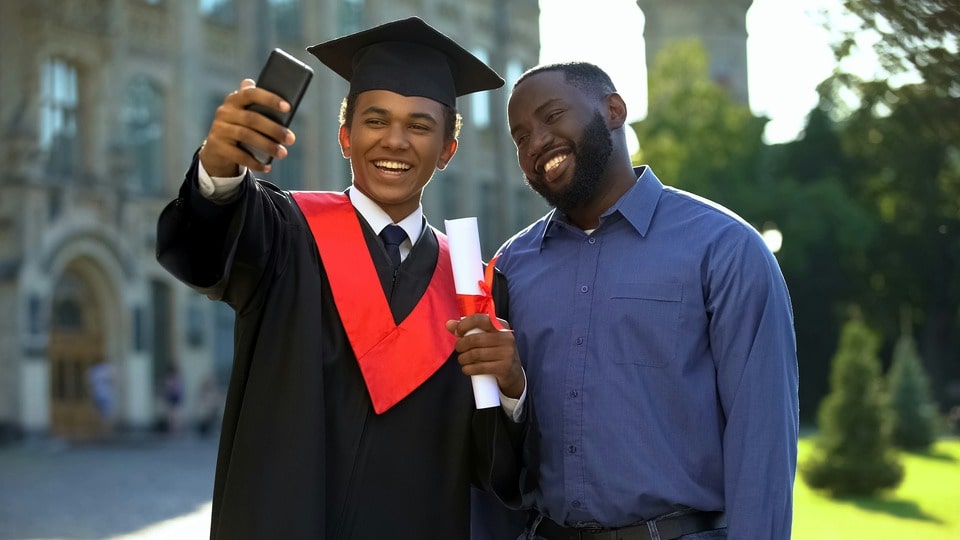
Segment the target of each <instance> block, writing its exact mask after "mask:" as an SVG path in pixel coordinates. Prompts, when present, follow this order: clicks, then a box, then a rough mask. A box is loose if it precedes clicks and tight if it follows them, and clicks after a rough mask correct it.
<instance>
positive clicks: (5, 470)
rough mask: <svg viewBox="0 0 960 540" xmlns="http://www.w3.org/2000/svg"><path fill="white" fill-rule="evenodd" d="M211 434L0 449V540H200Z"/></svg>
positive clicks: (212, 454)
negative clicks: (207, 437)
mask: <svg viewBox="0 0 960 540" xmlns="http://www.w3.org/2000/svg"><path fill="white" fill-rule="evenodd" d="M216 453H217V443H216V437H213V438H210V439H197V438H192V437H183V438H178V439H149V440H140V441H122V442H110V443H89V444H83V445H66V444H64V443H59V442H56V441H38V442H27V443H20V444H14V445H8V446H0V540H39V539H42V540H86V539H91V540H93V539H111V540H160V539H164V540H167V539H176V540H192V539H197V540H202V539H205V538H207V537H208V535H209V527H210V496H211V493H212V491H213V474H214V466H215V463H216Z"/></svg>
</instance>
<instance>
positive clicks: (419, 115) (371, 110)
mask: <svg viewBox="0 0 960 540" xmlns="http://www.w3.org/2000/svg"><path fill="white" fill-rule="evenodd" d="M367 114H378V115H380V116H392V115H391V113H390V111H389V110H387V109H384V108H383V107H377V106H376V105H371V106H370V107H367V108H366V109H364V110H363V111H362V112H361V113H360V115H361V116H362V115H367ZM407 119H408V120H422V121H427V122H430V123H431V124H434V125H436V124H439V122H438V121H437V119H436V118H434V116H433V115H432V114H430V113H426V112H412V113H410V114H408V115H407Z"/></svg>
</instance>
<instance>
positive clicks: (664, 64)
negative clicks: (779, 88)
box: [633, 40, 767, 219]
mask: <svg viewBox="0 0 960 540" xmlns="http://www.w3.org/2000/svg"><path fill="white" fill-rule="evenodd" d="M648 80H649V81H650V83H649V97H648V99H647V116H646V118H644V119H643V120H642V121H640V122H638V123H636V124H634V125H633V128H634V130H635V131H636V133H637V138H638V140H639V141H640V151H639V153H638V155H637V156H635V159H634V160H635V162H638V163H648V164H650V165H651V166H653V168H654V170H655V171H656V172H657V175H658V176H659V177H660V179H661V180H663V181H664V183H666V184H670V185H672V186H675V187H678V188H681V189H685V190H688V191H691V192H694V193H696V194H698V195H701V196H704V197H707V198H710V199H713V200H715V201H717V202H719V203H721V204H725V205H728V206H730V207H732V208H735V209H736V210H737V212H738V213H741V215H744V217H745V218H747V219H751V217H752V216H751V215H750V214H753V213H756V212H754V209H755V208H757V207H758V205H757V204H756V203H758V202H759V200H760V199H761V197H760V196H758V193H757V191H756V187H757V186H756V182H757V163H758V159H759V155H760V153H761V151H762V149H763V140H762V135H763V128H764V126H765V124H766V122H767V119H765V118H758V117H755V116H753V114H752V113H751V112H750V108H749V107H748V106H747V105H745V104H740V103H737V102H735V101H734V99H733V97H732V96H731V95H730V93H729V92H727V90H726V89H724V88H723V87H721V86H719V85H718V84H717V83H715V82H714V81H712V80H711V79H710V75H709V70H708V57H707V53H706V51H705V50H704V48H703V46H702V45H701V44H700V43H699V42H698V41H696V40H686V41H677V42H675V43H673V44H671V45H669V46H667V47H665V48H664V49H663V50H662V51H660V53H658V54H657V57H656V58H655V59H654V64H653V66H652V67H651V69H650V71H649V75H648Z"/></svg>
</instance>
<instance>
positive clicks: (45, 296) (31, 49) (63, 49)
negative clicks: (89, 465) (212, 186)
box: [0, 0, 545, 440]
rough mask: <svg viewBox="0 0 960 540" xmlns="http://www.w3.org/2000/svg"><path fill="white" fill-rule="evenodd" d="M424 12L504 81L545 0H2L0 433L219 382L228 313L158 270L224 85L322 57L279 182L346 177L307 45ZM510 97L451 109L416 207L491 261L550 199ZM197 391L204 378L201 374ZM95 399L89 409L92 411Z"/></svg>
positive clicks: (117, 416)
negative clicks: (283, 56) (458, 224)
mask: <svg viewBox="0 0 960 540" xmlns="http://www.w3.org/2000/svg"><path fill="white" fill-rule="evenodd" d="M411 14H416V15H418V16H420V17H422V18H424V19H425V20H427V21H428V22H430V23H431V24H432V25H434V26H436V27H437V28H439V29H441V30H442V31H444V32H446V33H447V34H449V35H450V36H452V37H454V38H456V39H457V40H458V41H460V42H461V43H464V44H465V46H466V47H468V48H470V49H472V50H473V51H474V52H475V53H476V54H478V55H479V56H481V57H482V58H485V59H486V60H488V61H489V62H490V63H491V64H492V65H493V66H495V67H496V68H497V70H498V71H499V72H500V73H501V74H503V75H504V77H505V78H506V79H508V85H509V84H510V83H511V82H512V80H515V79H516V77H517V76H519V74H520V73H522V71H523V70H525V69H527V68H529V67H531V66H533V65H534V64H536V61H537V58H538V54H539V34H538V17H539V7H538V3H537V0H509V1H508V0H469V1H460V0H457V1H454V0H389V1H388V0H4V2H2V3H0V20H3V21H4V32H2V33H0V155H2V157H3V159H4V167H3V168H2V169H0V440H2V439H4V438H10V437H18V436H22V435H27V436H31V435H52V436H57V437H66V438H91V437H101V436H104V435H109V434H113V433H117V432H128V431H129V432H139V431H144V430H149V429H152V428H153V427H154V426H155V425H156V424H157V422H158V420H159V419H162V418H164V411H165V409H164V408H165V405H164V400H163V399H162V391H161V390H162V387H163V383H164V380H165V378H166V377H167V375H168V373H169V372H170V370H171V368H174V367H175V368H176V370H177V372H178V373H179V378H180V380H181V381H182V384H183V390H184V392H183V396H184V401H183V403H182V413H183V415H184V420H185V421H186V422H190V421H192V420H194V419H196V418H198V417H199V416H201V415H202V414H203V409H204V407H205V405H203V403H205V402H207V401H208V400H209V396H205V395H204V392H206V390H204V389H205V388H208V386H206V385H209V384H210V382H208V381H212V382H215V383H216V384H215V385H214V387H215V388H221V389H222V388H223V385H224V383H225V380H226V379H225V375H226V373H227V371H228V370H229V363H230V355H231V354H232V348H231V347H232V346H231V343H232V312H230V310H229V308H226V307H225V306H222V305H220V304H218V303H215V302H210V301H209V300H207V299H206V298H203V297H201V296H200V295H198V294H196V293H195V292H193V291H192V290H190V289H189V288H187V287H185V286H184V285H182V284H180V283H179V282H177V281H176V280H174V279H172V278H171V277H170V276H169V275H168V274H167V273H166V272H165V271H164V270H163V269H162V268H161V267H160V266H159V265H158V264H157V263H156V259H155V249H156V246H155V244H156V232H155V227H156V218H157V216H158V215H159V213H160V211H161V209H162V208H163V206H164V205H165V204H166V203H167V202H168V201H169V200H170V199H172V198H173V196H174V194H175V192H176V189H177V187H178V185H179V184H180V181H181V179H182V173H183V171H184V170H185V168H186V166H187V164H188V162H189V160H190V157H191V155H192V154H193V152H194V151H195V149H196V148H197V146H198V145H199V143H200V142H201V140H202V139H203V137H204V134H205V132H206V129H207V127H208V126H209V124H210V121H211V119H212V117H213V112H214V109H215V108H216V106H217V105H218V104H219V103H220V102H222V99H223V96H224V95H225V94H227V93H228V92H230V91H231V90H233V89H235V88H236V87H237V86H238V85H239V82H240V80H241V79H242V78H244V77H251V78H255V77H256V74H257V72H258V70H259V68H260V65H261V63H262V62H263V60H264V59H265V58H266V56H267V53H268V52H269V50H270V49H272V48H273V47H281V48H283V49H285V50H287V51H289V52H291V53H293V54H295V55H296V56H298V57H300V58H301V59H303V60H304V61H306V62H307V63H309V64H311V65H313V66H314V67H315V68H316V76H315V77H314V80H313V82H312V83H311V88H310V89H309V90H308V93H307V96H306V98H305V101H304V103H303V104H302V105H301V107H300V110H299V112H298V115H297V118H296V119H295V120H294V124H293V126H292V127H293V129H294V130H295V131H296V133H297V136H298V144H297V145H296V146H295V147H294V149H293V152H292V153H291V156H290V158H288V159H286V160H283V161H281V162H278V164H276V165H275V172H274V173H273V174H272V175H271V177H270V179H271V180H273V181H274V182H276V183H278V184H279V185H281V186H282V187H287V188H291V189H335V190H341V189H344V188H345V187H347V185H349V168H348V164H347V162H346V161H345V160H344V159H343V158H342V156H341V155H340V151H339V147H338V145H337V138H336V134H337V114H338V110H339V103H340V100H341V99H342V97H343V95H344V93H345V91H346V84H345V83H344V82H343V81H341V80H339V79H338V78H336V77H335V76H334V75H332V74H331V73H330V72H329V71H327V70H326V69H325V68H323V66H321V65H320V64H319V63H318V62H316V61H315V60H314V59H313V58H312V57H310V56H309V54H307V53H306V52H305V51H304V47H306V46H308V45H311V44H313V43H316V42H319V41H322V40H325V39H329V38H332V37H336V36H339V35H343V34H346V33H350V32H353V31H356V30H359V29H361V28H365V27H368V26H371V25H374V24H379V23H382V22H386V21H388V20H391V19H395V18H401V17H406V16H409V15H411ZM506 99H507V90H506V89H501V90H498V91H496V92H490V93H486V94H482V95H479V96H468V97H467V98H465V99H462V100H461V103H460V104H459V108H460V110H461V113H463V115H464V121H465V126H464V130H463V133H462V135H461V145H460V150H459V152H458V155H457V158H456V159H454V160H453V162H451V165H450V167H448V169H447V170H445V171H443V172H442V173H439V174H438V175H437V177H436V178H435V179H434V181H433V183H432V184H431V187H430V188H429V189H428V190H427V194H426V196H425V198H424V201H423V203H424V211H425V213H426V214H427V216H428V218H429V219H430V220H431V222H432V223H434V224H435V225H437V226H442V221H443V219H449V218H455V217H463V216H474V215H475V216H478V217H479V221H480V224H481V231H480V232H481V238H482V239H483V247H484V252H485V255H486V256H489V255H491V254H492V251H493V250H494V249H495V248H496V246H497V245H499V243H500V242H501V241H502V240H503V239H504V238H505V237H506V236H507V235H508V234H509V233H511V232H512V231H515V230H517V229H518V228H519V227H521V226H522V225H525V224H527V223H528V222H530V221H531V220H533V219H535V218H536V217H538V216H540V215H542V213H543V212H544V210H545V207H544V206H543V205H542V203H541V202H540V200H539V198H538V197H537V196H536V195H535V194H533V193H532V192H530V191H529V190H528V189H527V188H526V187H525V186H524V185H523V183H522V181H521V180H520V174H519V171H518V170H517V168H516V165H515V163H516V159H515V150H514V148H513V144H512V142H511V141H510V138H509V135H508V133H507V129H506V126H505V115H504V113H503V111H505V110H506ZM205 384H206V385H205ZM98 405H99V407H98Z"/></svg>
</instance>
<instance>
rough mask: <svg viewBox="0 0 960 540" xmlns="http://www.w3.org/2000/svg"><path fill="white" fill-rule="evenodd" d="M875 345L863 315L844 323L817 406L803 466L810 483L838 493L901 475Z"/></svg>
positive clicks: (866, 490) (894, 481)
mask: <svg viewBox="0 0 960 540" xmlns="http://www.w3.org/2000/svg"><path fill="white" fill-rule="evenodd" d="M877 348H878V340H877V338H876V336H875V335H874V334H873V333H872V332H871V331H870V329H869V328H867V326H866V325H865V324H864V323H863V322H862V321H860V320H859V319H853V320H851V321H849V322H847V323H846V324H845V325H844V327H843V329H842V331H841V334H840V343H839V345H838V347H837V352H836V354H835V355H834V357H833V361H832V366H831V372H830V392H829V394H827V396H826V397H825V398H824V400H823V402H822V403H821V404H820V409H819V411H818V422H819V429H820V432H819V434H818V436H817V438H816V451H815V452H813V453H812V454H811V456H810V457H809V458H808V460H807V461H805V462H804V463H802V464H801V466H800V473H801V475H802V477H803V479H804V480H805V481H806V483H807V484H808V485H809V486H810V487H811V488H814V489H821V490H824V491H827V492H828V493H830V494H831V495H833V496H836V497H848V496H868V495H873V494H875V493H876V492H878V491H880V490H883V489H890V488H894V487H896V486H898V485H899V484H900V482H901V481H902V480H903V465H902V464H901V463H900V460H899V457H898V455H897V453H896V450H895V449H894V448H893V445H892V442H891V427H892V421H893V413H892V410H891V408H890V404H889V399H888V398H887V395H886V394H885V392H884V380H883V377H882V374H881V367H880V360H879V358H878V357H877Z"/></svg>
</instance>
